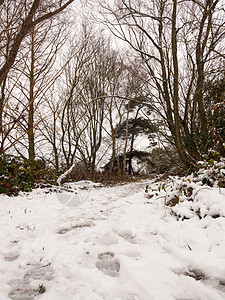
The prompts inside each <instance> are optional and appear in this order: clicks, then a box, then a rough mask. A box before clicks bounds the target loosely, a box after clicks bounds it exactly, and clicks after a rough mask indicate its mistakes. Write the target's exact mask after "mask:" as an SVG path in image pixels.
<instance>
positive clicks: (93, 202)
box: [0, 179, 225, 300]
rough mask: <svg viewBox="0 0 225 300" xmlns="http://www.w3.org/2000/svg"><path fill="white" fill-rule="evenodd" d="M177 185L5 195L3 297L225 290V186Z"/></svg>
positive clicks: (208, 297)
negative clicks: (176, 199)
mask: <svg viewBox="0 0 225 300" xmlns="http://www.w3.org/2000/svg"><path fill="white" fill-rule="evenodd" d="M182 184H186V185H187V187H189V186H191V187H192V188H193V198H194V199H192V200H193V201H185V197H184V194H182V195H180V202H179V203H178V204H177V205H175V206H172V207H169V206H166V205H165V202H166V201H169V200H170V199H172V198H171V197H174V196H175V195H176V193H174V190H176V189H177V191H179V192H180V191H181V189H180V185H181V181H179V180H178V179H176V180H175V182H174V189H173V190H171V187H168V186H164V185H163V183H162V182H158V183H156V182H153V181H142V182H138V183H131V184H126V185H120V186H114V187H102V186H101V185H99V184H95V183H92V182H89V181H82V182H78V183H74V184H70V185H69V184H66V185H64V186H65V187H66V188H65V189H62V190H61V192H60V193H57V192H50V191H49V190H47V189H45V190H44V189H42V190H41V189H36V190H33V191H32V192H31V193H29V194H20V195H19V196H17V197H8V196H3V195H1V196H0V228H1V231H0V237H1V245H0V278H1V280H0V299H1V300H6V299H14V300H31V299H40V300H52V299H54V300H72V299H73V300H87V299H91V300H101V299H106V300H170V299H171V300H173V299H180V300H190V299H191V300H199V299H200V300H201V299H204V300H215V299H216V300H220V299H221V300H222V299H225V218H224V217H225V189H223V188H220V190H219V189H218V188H215V187H213V188H204V187H202V186H199V185H198V184H197V183H196V184H195V183H193V182H189V180H187V182H184V181H182ZM188 184H189V186H188ZM146 185H149V187H150V188H149V192H148V193H145V190H146V188H145V187H146ZM58 189H61V188H58ZM71 191H72V193H71ZM148 194H149V195H151V196H149V195H148ZM165 196H166V197H165ZM189 198H190V197H189ZM189 198H188V199H189ZM218 215H219V217H218ZM184 216H185V217H186V218H182V217H184ZM213 216H216V217H213ZM41 287H44V288H45V289H46V290H45V292H44V293H41V291H42V289H41Z"/></svg>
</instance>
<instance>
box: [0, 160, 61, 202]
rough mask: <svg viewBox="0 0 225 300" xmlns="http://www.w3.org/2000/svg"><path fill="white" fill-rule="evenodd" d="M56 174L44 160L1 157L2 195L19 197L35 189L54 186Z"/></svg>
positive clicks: (0, 184) (0, 192)
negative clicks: (48, 185)
mask: <svg viewBox="0 0 225 300" xmlns="http://www.w3.org/2000/svg"><path fill="white" fill-rule="evenodd" d="M56 175H57V174H56V173H55V172H54V171H53V170H52V169H50V168H48V167H46V164H45V162H44V161H43V160H32V161H31V160H22V159H20V158H18V157H14V156H7V157H0V194H6V195H8V196H14V195H18V193H19V192H20V191H23V192H29V191H31V190H32V188H34V187H38V186H40V187H41V186H45V185H46V184H54V183H55V181H56Z"/></svg>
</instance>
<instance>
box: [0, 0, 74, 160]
mask: <svg viewBox="0 0 225 300" xmlns="http://www.w3.org/2000/svg"><path fill="white" fill-rule="evenodd" d="M72 2H73V1H72V0H70V1H60V3H59V2H57V1H54V2H52V1H51V4H50V3H48V1H47V2H46V1H45V2H44V1H42V0H34V1H28V0H20V1H19V0H18V1H17V0H16V1H2V3H1V12H0V25H1V31H0V87H1V97H0V134H1V136H2V140H1V147H0V149H1V150H0V153H3V151H4V143H5V141H6V139H7V138H8V137H9V133H10V132H12V130H14V132H15V127H16V126H17V125H18V124H22V122H20V121H21V120H22V117H23V116H24V110H28V111H29V112H30V113H29V122H28V127H29V128H28V136H29V141H30V143H29V144H30V151H29V154H30V156H31V157H34V145H32V144H34V134H33V124H32V123H33V100H31V101H30V102H29V105H28V106H27V107H24V105H22V106H23V109H22V110H20V111H19V112H18V108H17V107H18V106H17V104H16V105H15V107H16V108H17V112H15V111H14V112H13V111H12V113H11V115H12V116H11V117H9V115H8V117H7V118H8V119H7V120H6V122H7V123H6V124H5V125H4V127H3V114H5V115H6V116H7V114H8V112H5V113H4V109H5V110H6V107H7V106H9V105H8V103H9V98H10V97H11V93H12V88H10V89H8V96H6V87H7V80H8V79H7V76H8V74H9V71H10V69H11V68H12V67H13V68H14V70H13V72H12V74H11V75H10V77H12V76H13V77H14V78H15V76H14V75H15V74H17V79H16V80H15V79H14V83H13V85H14V86H17V88H18V84H19V83H18V78H20V77H21V75H19V77H18V72H16V71H15V70H16V68H17V69H18V68H19V67H20V68H21V65H22V63H21V59H23V58H24V57H25V55H26V43H25V38H26V37H27V36H28V35H29V34H30V35H31V36H32V32H33V33H34V30H35V29H34V28H35V26H38V25H40V24H41V25H40V27H41V28H42V34H43V37H44V36H46V32H45V31H47V30H48V26H49V25H46V24H45V25H43V24H44V23H46V22H47V21H48V20H50V22H52V20H53V18H54V17H55V16H56V15H58V14H59V13H60V12H62V11H63V10H64V9H65V8H67V6H68V5H69V4H71V3H72ZM23 43H24V44H23ZM31 51H32V48H31ZM45 66H46V64H45ZM21 72H22V73H23V74H24V73H25V70H24V68H23V67H22V69H21ZM32 72H33V71H32V67H31V69H30V75H31V76H30V78H31V77H32V76H33V75H32ZM13 73H14V74H13ZM33 88H34V86H33V83H31V82H30V99H31V98H33V96H34V95H32V94H33V93H34V91H33ZM16 93H18V92H16ZM16 97H17V96H16ZM22 104H23V103H22ZM20 105H21V102H20ZM8 111H9V109H8ZM10 118H11V120H10ZM7 124H11V127H10V126H8V125H7ZM22 125H23V124H22ZM6 128H7V129H6ZM16 133H18V132H16ZM16 135H17V137H15V135H13V136H11V137H12V139H13V144H14V143H16V141H17V140H18V139H19V137H18V134H16ZM22 136H23V134H22Z"/></svg>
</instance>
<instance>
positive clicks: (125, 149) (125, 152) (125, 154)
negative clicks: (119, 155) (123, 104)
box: [122, 101, 130, 175]
mask: <svg viewBox="0 0 225 300" xmlns="http://www.w3.org/2000/svg"><path fill="white" fill-rule="evenodd" d="M129 113H130V101H129V102H128V107H127V121H126V139H125V146H124V152H123V170H122V171H123V175H125V174H126V162H127V144H128V122H129Z"/></svg>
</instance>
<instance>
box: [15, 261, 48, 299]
mask: <svg viewBox="0 0 225 300" xmlns="http://www.w3.org/2000/svg"><path fill="white" fill-rule="evenodd" d="M27 268H28V269H27V271H26V273H25V275H24V277H23V279H14V280H10V282H9V285H10V287H11V291H10V292H9V298H10V299H12V300H34V299H35V296H37V295H38V294H41V293H43V290H42V287H41V284H42V283H43V281H49V280H51V279H52V278H53V269H52V267H51V264H47V265H40V264H35V265H29V266H27ZM34 280H35V281H38V282H39V285H38V283H37V286H35V287H34V286H32V285H31V282H32V281H34Z"/></svg>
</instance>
